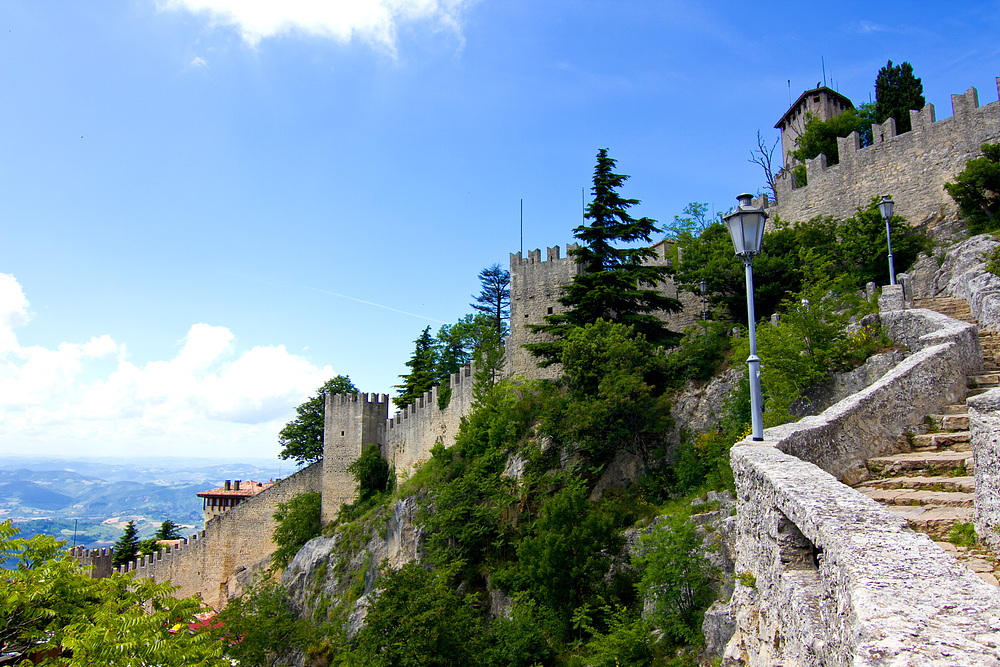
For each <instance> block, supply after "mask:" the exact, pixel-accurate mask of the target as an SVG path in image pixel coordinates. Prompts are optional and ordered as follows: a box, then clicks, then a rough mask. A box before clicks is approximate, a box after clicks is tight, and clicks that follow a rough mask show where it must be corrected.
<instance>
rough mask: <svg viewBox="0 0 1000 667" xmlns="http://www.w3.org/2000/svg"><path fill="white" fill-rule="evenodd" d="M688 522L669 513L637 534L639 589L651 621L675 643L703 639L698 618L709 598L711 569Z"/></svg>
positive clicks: (696, 641) (691, 524)
mask: <svg viewBox="0 0 1000 667" xmlns="http://www.w3.org/2000/svg"><path fill="white" fill-rule="evenodd" d="M701 544H702V540H701V537H700V536H699V535H698V532H697V530H696V527H695V525H694V524H693V523H691V522H690V521H688V520H687V519H685V518H684V517H682V516H670V517H667V518H666V519H665V520H664V521H662V522H660V523H659V524H657V525H656V526H655V527H654V528H653V529H652V530H651V531H650V532H649V533H646V534H645V535H643V536H642V537H640V538H639V552H640V555H639V556H637V557H636V558H635V561H636V563H637V564H638V566H639V567H640V568H641V569H642V579H641V581H640V585H639V586H640V590H641V592H642V595H643V596H644V599H646V600H648V601H649V600H651V601H652V605H653V611H652V613H651V614H650V615H649V620H650V622H651V624H652V625H653V626H654V627H656V628H659V629H660V630H662V631H663V634H664V637H665V638H666V639H667V640H668V641H670V642H672V643H675V644H698V643H700V642H701V641H702V636H701V621H702V617H703V616H704V612H705V609H707V608H708V605H709V604H710V603H711V601H712V592H711V586H710V583H711V576H712V568H711V566H710V565H709V563H708V561H707V560H706V559H705V556H704V555H703V554H702V550H701Z"/></svg>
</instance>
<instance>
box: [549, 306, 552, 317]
mask: <svg viewBox="0 0 1000 667" xmlns="http://www.w3.org/2000/svg"><path fill="white" fill-rule="evenodd" d="M551 314H552V306H549V315H551Z"/></svg>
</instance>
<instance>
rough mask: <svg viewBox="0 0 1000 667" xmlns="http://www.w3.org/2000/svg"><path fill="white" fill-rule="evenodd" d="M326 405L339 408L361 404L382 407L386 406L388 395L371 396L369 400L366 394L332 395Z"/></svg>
mask: <svg viewBox="0 0 1000 667" xmlns="http://www.w3.org/2000/svg"><path fill="white" fill-rule="evenodd" d="M327 400H328V404H329V405H331V406H333V407H339V406H341V405H347V404H348V403H363V404H366V405H374V406H377V407H378V406H382V405H388V403H389V395H388V394H371V397H370V398H369V395H368V394H332V395H331V396H329V398H328V399H327Z"/></svg>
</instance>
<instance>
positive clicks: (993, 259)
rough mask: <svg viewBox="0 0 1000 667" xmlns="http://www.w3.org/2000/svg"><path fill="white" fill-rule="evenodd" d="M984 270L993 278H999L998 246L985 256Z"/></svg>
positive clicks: (999, 249) (999, 258)
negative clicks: (993, 276)
mask: <svg viewBox="0 0 1000 667" xmlns="http://www.w3.org/2000/svg"><path fill="white" fill-rule="evenodd" d="M985 259H986V270H987V271H989V272H990V273H992V274H993V275H995V276H1000V246H997V247H996V248H994V249H993V250H992V251H990V254H988V255H987V256H986V258H985Z"/></svg>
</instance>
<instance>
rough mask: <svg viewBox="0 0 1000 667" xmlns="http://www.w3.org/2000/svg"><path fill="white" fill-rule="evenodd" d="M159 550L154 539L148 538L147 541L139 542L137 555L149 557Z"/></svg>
mask: <svg viewBox="0 0 1000 667" xmlns="http://www.w3.org/2000/svg"><path fill="white" fill-rule="evenodd" d="M159 550H160V546H159V545H158V544H157V543H156V538H155V537H150V538H149V539H145V540H142V541H141V542H139V555H140V556H151V555H152V554H155V553H156V552H157V551H159Z"/></svg>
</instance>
